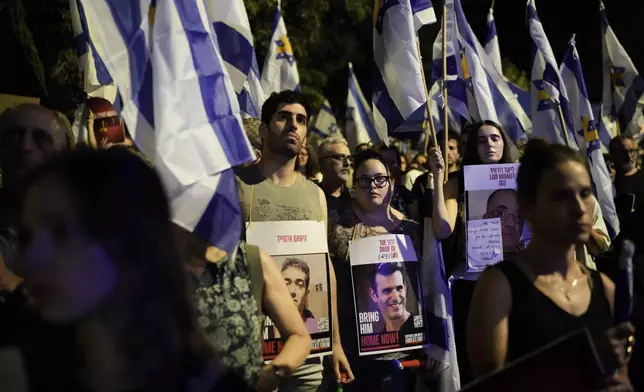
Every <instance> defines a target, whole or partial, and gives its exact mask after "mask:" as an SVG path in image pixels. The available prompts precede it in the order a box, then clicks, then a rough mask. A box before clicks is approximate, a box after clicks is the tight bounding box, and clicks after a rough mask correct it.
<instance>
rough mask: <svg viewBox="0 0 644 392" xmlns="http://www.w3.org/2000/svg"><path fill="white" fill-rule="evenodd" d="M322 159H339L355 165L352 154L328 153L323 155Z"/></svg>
mask: <svg viewBox="0 0 644 392" xmlns="http://www.w3.org/2000/svg"><path fill="white" fill-rule="evenodd" d="M322 159H333V160H334V161H338V162H341V163H344V162H347V163H348V164H349V165H353V156H351V155H344V154H335V155H327V156H325V157H322Z"/></svg>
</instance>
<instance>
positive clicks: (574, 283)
mask: <svg viewBox="0 0 644 392" xmlns="http://www.w3.org/2000/svg"><path fill="white" fill-rule="evenodd" d="M561 279H562V282H565V283H569V284H570V286H571V288H570V290H566V287H565V285H561V284H560V283H559V282H558V281H557V282H554V283H553V281H555V279H553V278H552V277H551V276H550V277H548V278H547V279H546V280H547V281H548V283H549V284H550V285H552V286H555V287H557V288H558V289H559V290H560V291H561V294H563V296H564V298H565V299H566V301H568V302H570V301H572V291H573V290H574V289H575V288H576V287H577V283H579V279H578V278H575V279H574V280H573V281H572V282H569V281H568V280H567V279H564V278H563V277H562V278H561Z"/></svg>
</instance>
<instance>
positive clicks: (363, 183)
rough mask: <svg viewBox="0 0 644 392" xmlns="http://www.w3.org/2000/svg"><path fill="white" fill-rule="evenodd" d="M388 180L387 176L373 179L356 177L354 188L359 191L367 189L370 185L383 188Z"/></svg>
mask: <svg viewBox="0 0 644 392" xmlns="http://www.w3.org/2000/svg"><path fill="white" fill-rule="evenodd" d="M389 180H390V178H389V177H387V176H375V177H358V178H356V186H357V187H358V188H360V189H369V187H370V186H371V184H372V183H373V185H374V186H375V187H376V188H384V187H385V186H387V184H388V183H389Z"/></svg>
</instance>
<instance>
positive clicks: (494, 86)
mask: <svg viewBox="0 0 644 392" xmlns="http://www.w3.org/2000/svg"><path fill="white" fill-rule="evenodd" d="M452 1H453V3H454V12H455V13H456V22H457V25H458V34H459V43H460V44H461V47H462V50H463V57H464V60H465V62H466V64H467V69H468V72H469V80H468V84H469V87H470V88H471V89H472V91H473V95H474V100H475V102H476V107H474V105H469V106H470V113H472V117H474V118H480V119H481V120H491V121H494V122H496V123H498V124H501V125H502V126H503V130H504V131H505V132H506V134H507V136H508V137H509V139H510V140H513V141H514V142H515V143H517V144H518V143H519V141H521V140H526V139H527V136H526V133H527V132H530V130H531V129H532V123H531V121H530V119H529V118H528V115H527V114H526V112H525V111H524V110H523V107H521V104H520V103H519V101H518V100H517V97H516V96H515V95H514V93H513V92H512V89H510V87H509V86H508V83H507V82H506V81H505V79H504V78H503V75H501V72H500V70H499V69H498V68H497V67H496V66H495V65H494V62H493V61H492V59H491V58H490V57H489V56H488V55H487V53H485V49H483V46H482V45H481V43H480V42H479V41H478V39H477V38H476V36H475V35H474V32H473V31H472V28H471V27H470V25H469V23H468V21H467V18H465V13H464V12H463V7H462V6H461V1H460V0H448V1H446V4H447V3H449V2H452ZM474 109H475V110H476V112H475V113H473V110H474Z"/></svg>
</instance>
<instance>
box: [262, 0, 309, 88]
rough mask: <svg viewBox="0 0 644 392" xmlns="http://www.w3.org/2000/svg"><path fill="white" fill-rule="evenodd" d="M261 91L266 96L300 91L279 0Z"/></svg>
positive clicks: (291, 48) (263, 70) (297, 74)
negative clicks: (286, 91)
mask: <svg viewBox="0 0 644 392" xmlns="http://www.w3.org/2000/svg"><path fill="white" fill-rule="evenodd" d="M261 82H262V89H263V90H264V93H265V94H266V96H267V97H268V96H270V95H271V94H272V93H279V92H280V91H284V90H298V91H299V89H300V74H299V73H298V72H297V64H296V62H295V55H294V53H293V46H292V45H291V41H290V40H289V38H288V34H287V32H286V24H285V23H284V18H282V11H281V9H280V0H277V9H276V10H275V19H273V33H272V34H271V43H270V45H269V47H268V53H267V54H266V59H265V61H264V69H262V79H261Z"/></svg>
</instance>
